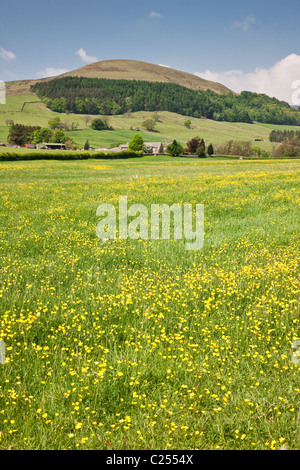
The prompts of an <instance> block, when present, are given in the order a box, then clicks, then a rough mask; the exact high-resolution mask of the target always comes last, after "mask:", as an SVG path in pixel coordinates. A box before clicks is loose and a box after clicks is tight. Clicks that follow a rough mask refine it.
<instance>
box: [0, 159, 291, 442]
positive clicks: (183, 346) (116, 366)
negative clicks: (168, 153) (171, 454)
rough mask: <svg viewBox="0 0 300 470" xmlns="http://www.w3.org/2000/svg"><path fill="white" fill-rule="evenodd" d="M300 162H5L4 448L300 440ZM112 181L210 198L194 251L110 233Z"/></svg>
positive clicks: (158, 197) (176, 198) (161, 193)
mask: <svg viewBox="0 0 300 470" xmlns="http://www.w3.org/2000/svg"><path fill="white" fill-rule="evenodd" d="M299 169H300V161H299V160H293V161H292V160H282V161H280V160H279V161H231V160H230V161H227V160H224V161H221V160H218V161H211V160H210V161H206V160H201V159H198V160H197V159H194V160H192V159H181V160H180V159H172V158H167V157H165V158H157V160H155V158H153V159H152V160H151V161H147V159H139V161H134V160H128V161H126V162H120V161H96V160H88V161H83V162H56V161H53V162H47V161H39V162H10V163H2V162H1V163H0V198H1V212H0V215H1V218H0V236H1V245H0V250H1V257H0V263H1V266H0V272H1V278H0V279H1V284H0V302H1V309H0V340H2V341H3V342H4V343H5V345H6V363H5V364H0V374H1V375H0V449H7V448H11V449H100V450H102V449H103V450H104V449H111V448H113V449H131V450H133V449H149V448H151V449H152V450H153V449H157V450H164V449H170V450H172V449H189V450H191V449H201V450H202V449H203V450H204V449H207V450H208V449H253V450H258V449H278V448H280V447H282V446H286V447H287V448H288V449H298V448H299V444H300V434H299V392H300V370H299V367H300V366H299V362H300V360H299V361H298V360H295V355H294V356H293V352H294V350H293V346H295V344H296V342H297V340H299V339H300V320H299V259H300V243H299V239H300V237H299V228H300V222H299V220H300V217H299V194H300V193H299ZM122 195H125V196H127V197H128V201H129V202H130V204H133V203H142V204H145V205H146V206H147V207H149V206H150V204H153V203H160V204H162V203H166V204H169V205H171V204H173V203H180V204H184V203H191V204H196V203H199V204H204V207H205V238H204V246H203V248H202V249H201V250H199V251H186V250H185V244H184V241H183V240H172V239H171V240H156V241H151V240H148V241H145V240H130V239H128V240H118V239H116V240H108V241H107V242H106V243H103V242H102V241H101V240H99V238H98V237H97V235H96V225H97V222H98V219H97V217H96V209H97V206H98V205H99V204H101V203H104V202H105V203H110V204H115V205H116V206H117V204H118V198H119V196H122ZM293 358H294V359H293Z"/></svg>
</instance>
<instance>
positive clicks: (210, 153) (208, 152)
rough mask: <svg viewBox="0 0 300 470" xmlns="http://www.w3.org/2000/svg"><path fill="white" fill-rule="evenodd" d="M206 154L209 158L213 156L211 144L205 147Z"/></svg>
mask: <svg viewBox="0 0 300 470" xmlns="http://www.w3.org/2000/svg"><path fill="white" fill-rule="evenodd" d="M207 154H208V156H209V157H211V156H212V155H213V154H214V148H213V145H212V144H209V146H208V147H207Z"/></svg>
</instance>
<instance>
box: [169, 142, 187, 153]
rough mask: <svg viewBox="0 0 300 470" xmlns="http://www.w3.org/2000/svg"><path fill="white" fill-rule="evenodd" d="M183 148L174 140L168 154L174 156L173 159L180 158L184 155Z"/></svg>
mask: <svg viewBox="0 0 300 470" xmlns="http://www.w3.org/2000/svg"><path fill="white" fill-rule="evenodd" d="M183 152H184V151H183V147H182V145H181V144H179V143H178V142H177V141H176V140H173V142H172V144H170V145H168V147H167V153H169V154H170V155H172V157H180V155H182V154H183Z"/></svg>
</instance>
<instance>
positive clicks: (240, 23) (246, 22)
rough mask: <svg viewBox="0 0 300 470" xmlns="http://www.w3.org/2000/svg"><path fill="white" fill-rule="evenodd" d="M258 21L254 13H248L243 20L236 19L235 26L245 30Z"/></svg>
mask: <svg viewBox="0 0 300 470" xmlns="http://www.w3.org/2000/svg"><path fill="white" fill-rule="evenodd" d="M255 22H256V20H255V17H254V16H253V15H248V16H246V18H245V19H244V20H243V21H235V22H234V26H236V27H237V28H241V29H242V30H243V31H244V32H246V31H248V29H249V27H250V25H251V24H254V23H255Z"/></svg>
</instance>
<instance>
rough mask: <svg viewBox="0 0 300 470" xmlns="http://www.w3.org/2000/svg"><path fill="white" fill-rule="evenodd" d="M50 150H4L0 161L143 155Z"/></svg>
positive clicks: (0, 155)
mask: <svg viewBox="0 0 300 470" xmlns="http://www.w3.org/2000/svg"><path fill="white" fill-rule="evenodd" d="M52 152H53V151H52V150H48V151H47V152H39V151H35V152H26V153H25V152H24V153H17V152H4V153H2V154H0V161H5V162H9V161H10V162H14V161H22V160H26V161H28V160H87V159H89V158H95V159H105V160H116V159H122V158H139V157H142V156H143V152H131V151H127V150H124V151H122V152H71V151H68V152H66V151H65V152H63V153H52Z"/></svg>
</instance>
